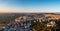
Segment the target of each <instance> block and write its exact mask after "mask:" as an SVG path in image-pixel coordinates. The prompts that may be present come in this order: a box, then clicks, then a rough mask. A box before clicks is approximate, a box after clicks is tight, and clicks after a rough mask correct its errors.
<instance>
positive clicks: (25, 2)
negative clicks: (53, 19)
mask: <svg viewBox="0 0 60 31" xmlns="http://www.w3.org/2000/svg"><path fill="white" fill-rule="evenodd" d="M4 12H8V13H12V12H16V13H20V12H23V13H24V12H28V13H29V12H47V13H50V12H60V0H0V13H4Z"/></svg>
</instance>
